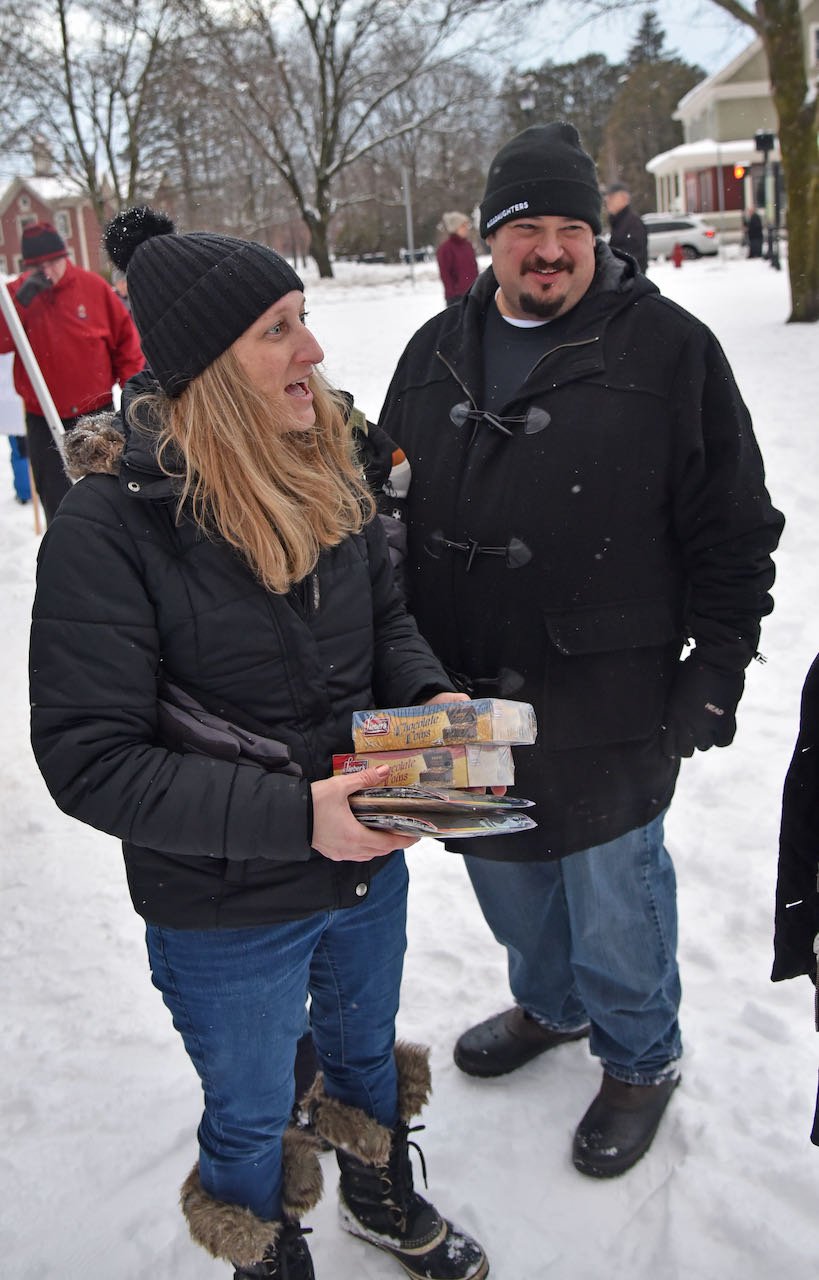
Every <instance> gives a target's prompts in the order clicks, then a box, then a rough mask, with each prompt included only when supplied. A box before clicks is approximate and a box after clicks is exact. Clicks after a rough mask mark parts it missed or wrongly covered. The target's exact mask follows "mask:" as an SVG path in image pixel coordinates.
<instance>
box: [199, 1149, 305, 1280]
mask: <svg viewBox="0 0 819 1280" xmlns="http://www.w3.org/2000/svg"><path fill="white" fill-rule="evenodd" d="M283 1147H284V1150H283V1167H284V1204H283V1212H282V1220H281V1221H275V1220H269V1221H268V1220H265V1219H262V1218H258V1217H257V1216H256V1214H255V1213H252V1212H251V1210H250V1209H246V1208H244V1207H243V1206H242V1205H237V1204H225V1203H224V1202H223V1201H221V1200H216V1199H214V1197H213V1196H210V1195H208V1193H207V1192H206V1191H205V1190H204V1189H203V1187H202V1184H201V1182H200V1181H199V1168H198V1166H194V1168H193V1169H192V1170H191V1172H190V1173H189V1174H188V1177H187V1178H186V1179H185V1182H184V1184H183V1186H182V1191H181V1194H180V1204H181V1206H182V1212H183V1214H184V1215H185V1217H186V1219H187V1222H188V1227H189V1229H190V1233H191V1237H192V1239H193V1240H195V1242H196V1243H197V1244H199V1245H201V1246H202V1248H203V1249H206V1250H207V1251H208V1253H209V1254H211V1255H212V1257H214V1258H224V1259H225V1260H226V1261H228V1262H231V1263H232V1264H233V1266H234V1268H235V1270H234V1280H315V1272H314V1270H313V1262H312V1259H311V1257H310V1250H309V1249H308V1247H307V1242H306V1240H305V1239H304V1236H305V1234H307V1232H306V1231H305V1230H303V1229H302V1228H301V1227H300V1225H299V1218H300V1217H301V1216H302V1214H305V1213H308V1212H309V1211H310V1210H311V1209H313V1208H314V1207H315V1206H316V1205H317V1204H318V1201H319V1199H320V1198H321V1191H322V1174H321V1168H320V1166H319V1162H318V1157H317V1155H316V1151H315V1144H314V1143H313V1141H312V1139H310V1138H309V1137H306V1136H305V1135H303V1134H301V1133H299V1132H298V1131H296V1130H293V1129H288V1131H287V1132H286V1133H285V1134H284V1138H283Z"/></svg>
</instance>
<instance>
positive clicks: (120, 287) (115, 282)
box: [111, 267, 131, 311]
mask: <svg viewBox="0 0 819 1280" xmlns="http://www.w3.org/2000/svg"><path fill="white" fill-rule="evenodd" d="M111 288H112V289H113V290H114V293H115V294H116V295H117V297H118V298H119V300H120V302H121V303H122V305H123V306H124V307H125V309H126V310H127V311H130V310H131V304H130V302H129V301H128V277H127V276H126V274H125V272H124V271H120V269H119V267H114V270H113V271H112V272H111Z"/></svg>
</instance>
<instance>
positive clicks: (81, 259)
mask: <svg viewBox="0 0 819 1280" xmlns="http://www.w3.org/2000/svg"><path fill="white" fill-rule="evenodd" d="M32 222H50V223H52V224H53V226H54V227H55V228H56V230H57V231H58V232H59V234H60V235H61V236H62V238H63V240H64V241H65V245H66V248H67V249H68V256H69V257H70V259H71V261H72V262H74V263H76V264H77V266H78V267H85V268H86V269H87V270H89V271H97V272H99V273H100V275H103V274H105V266H106V263H105V261H104V258H103V254H102V249H101V247H100V226H99V223H98V222H97V218H96V215H95V214H94V210H93V207H92V205H91V202H90V200H89V199H88V197H87V196H83V195H79V194H77V192H76V190H73V191H72V190H71V189H70V188H69V186H68V184H67V183H66V182H65V180H64V179H61V178H56V177H52V176H49V175H46V174H35V175H34V176H33V177H30V178H19V177H18V178H14V179H12V181H11V183H10V184H9V186H8V187H6V189H5V191H4V192H3V193H2V195H0V275H9V276H16V275H19V273H20V271H21V269H22V259H21V256H20V243H21V238H22V234H23V228H24V227H26V226H28V225H29V223H32Z"/></svg>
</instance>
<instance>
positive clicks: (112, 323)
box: [0, 222, 145, 523]
mask: <svg viewBox="0 0 819 1280" xmlns="http://www.w3.org/2000/svg"><path fill="white" fill-rule="evenodd" d="M22 253H23V266H24V268H25V271H24V274H23V275H21V276H20V277H18V279H17V280H14V281H12V283H11V284H10V285H9V291H10V292H11V294H12V297H13V298H14V301H15V304H16V306H17V311H18V313H19V316H20V320H21V322H22V325H23V329H24V330H25V332H26V335H27V337H28V340H29V343H30V344H31V349H32V351H33V353H34V357H35V359H36V361H37V363H38V365H39V366H40V371H41V373H42V375H43V378H44V379H45V384H46V386H47V387H48V390H49V391H50V393H51V398H52V400H53V401H54V404H55V406H56V409H57V413H58V414H59V417H60V418H61V420H62V424H63V427H64V428H65V430H66V431H70V430H71V429H72V427H74V426H75V424H76V422H77V419H78V418H79V417H80V416H81V415H83V414H87V413H96V412H97V411H98V410H101V409H106V408H111V406H112V401H111V389H112V387H113V386H114V384H115V383H119V385H120V386H124V385H125V383H126V382H127V381H128V379H129V378H131V377H133V375H134V374H136V373H139V371H140V370H141V369H142V367H143V365H144V363H145V361H144V358H143V355H142V352H141V350H140V346H139V337H138V335H137V331H136V329H135V328H134V325H133V323H132V321H131V317H130V316H129V315H128V312H127V311H125V310H124V308H123V307H122V306H121V305H120V303H119V302H118V301H117V299H116V298H115V297H114V296H113V294H112V292H111V288H110V286H109V285H108V283H107V282H106V281H105V280H103V278H102V276H98V275H95V274H94V272H92V271H85V270H83V269H82V268H81V267H75V266H74V264H73V262H70V261H69V258H68V250H67V249H66V247H65V242H64V240H63V238H62V236H61V235H60V234H59V233H58V232H57V231H55V229H54V227H52V225H51V224H50V223H48V222H36V223H32V224H30V225H29V226H27V227H25V228H24V230H23V236H22ZM4 351H16V348H15V345H14V339H13V337H12V334H11V330H10V329H9V327H8V325H7V324H6V321H5V319H4V318H3V317H2V316H0V352H4ZM14 385H15V387H16V388H17V391H18V392H19V394H20V395H21V396H22V398H23V403H24V405H25V410H26V439H27V442H28V453H29V460H30V462H31V471H32V475H33V477H34V484H35V486H36V489H37V493H38V494H39V497H40V501H41V502H42V504H43V511H44V512H45V518H46V523H48V522H49V521H51V520H53V518H54V515H55V514H56V511H57V508H58V506H59V505H60V502H61V500H62V498H63V497H64V495H65V494H66V493H67V492H68V490H69V488H70V481H69V479H68V477H67V476H66V474H65V468H64V467H63V461H62V458H61V456H60V451H59V449H58V448H57V445H56V444H55V443H54V440H53V437H52V434H51V430H50V428H49V425H48V422H47V421H46V419H45V417H44V415H43V410H42V406H41V405H40V402H39V400H38V399H37V395H36V393H35V391H34V388H33V386H32V385H31V381H30V379H29V376H28V374H27V373H26V370H25V367H24V365H23V362H22V360H21V359H20V356H19V355H18V354H15V359H14Z"/></svg>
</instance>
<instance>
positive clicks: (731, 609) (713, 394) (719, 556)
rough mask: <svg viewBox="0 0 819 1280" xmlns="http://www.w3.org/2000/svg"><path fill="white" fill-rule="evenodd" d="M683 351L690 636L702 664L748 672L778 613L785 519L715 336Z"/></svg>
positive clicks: (695, 332)
mask: <svg viewBox="0 0 819 1280" xmlns="http://www.w3.org/2000/svg"><path fill="white" fill-rule="evenodd" d="M686 345H687V348H688V349H687V350H686V351H684V352H682V353H681V359H680V362H679V365H678V370H679V372H678V375H677V378H676V382H675V385H674V387H673V390H672V395H671V400H670V402H671V404H672V405H675V406H676V412H677V422H676V438H677V441H678V448H679V450H680V453H679V455H678V459H677V464H676V468H675V470H676V474H675V476H674V480H673V493H672V502H673V504H674V507H673V520H674V525H675V529H676V533H677V536H678V539H679V543H680V545H681V547H682V550H683V556H684V560H685V574H686V578H687V581H688V601H687V616H686V630H687V633H688V635H689V636H690V637H691V638H692V639H693V640H694V642H695V644H696V651H697V655H698V658H699V659H700V660H701V661H702V662H706V663H710V664H711V665H712V666H714V667H718V668H720V669H723V670H726V671H741V670H743V669H744V668H745V667H746V666H747V665H748V663H749V662H750V661H751V659H752V657H753V656H754V654H755V652H756V649H757V645H758V643H759V633H760V619H761V618H763V617H765V616H767V614H769V613H770V612H771V610H772V609H773V600H772V598H771V595H770V589H771V587H772V586H773V581H774V565H773V560H772V559H771V553H772V552H773V551H774V550H775V549H776V546H777V544H778V542H779V538H780V535H781V533H782V528H783V525H784V517H783V516H782V514H781V512H779V511H777V510H776V508H775V507H774V506H773V505H772V503H771V500H770V497H769V495H768V491H767V489H766V487H765V472H764V468H763V464H762V457H761V455H760V452H759V447H758V445H757V443H756V439H755V437H754V434H753V430H752V427H751V419H750V415H749V413H748V410H747V408H746V406H745V404H744V403H743V400H742V397H741V396H740V394H739V389H738V388H737V385H736V382H735V381H734V377H733V374H732V372H731V369H730V366H729V364H728V361H727V360H726V358H725V355H724V353H723V351H722V348H721V347H720V345H719V343H718V342H717V340H716V338H715V337H714V335H713V334H712V333H711V332H710V331H709V330H708V329H706V328H705V327H704V326H702V325H697V326H695V327H694V328H693V329H692V331H691V333H690V335H689V338H688V342H687V344H686Z"/></svg>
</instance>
